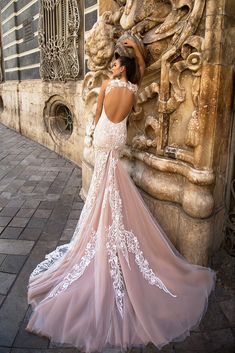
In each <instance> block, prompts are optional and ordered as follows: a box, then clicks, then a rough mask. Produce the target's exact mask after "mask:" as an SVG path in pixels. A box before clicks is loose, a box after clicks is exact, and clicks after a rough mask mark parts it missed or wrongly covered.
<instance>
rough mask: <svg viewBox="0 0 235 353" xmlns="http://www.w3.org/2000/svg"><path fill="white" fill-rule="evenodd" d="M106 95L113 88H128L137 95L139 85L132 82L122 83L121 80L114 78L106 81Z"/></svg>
mask: <svg viewBox="0 0 235 353" xmlns="http://www.w3.org/2000/svg"><path fill="white" fill-rule="evenodd" d="M106 81H107V82H106V88H107V89H106V93H108V91H109V90H110V89H111V88H115V87H127V88H128V89H129V90H131V91H132V92H134V93H136V92H137V91H138V85H137V84H135V83H132V82H130V81H127V82H126V81H122V80H120V79H119V78H112V79H109V80H106Z"/></svg>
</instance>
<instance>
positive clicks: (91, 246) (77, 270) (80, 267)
mask: <svg viewBox="0 0 235 353" xmlns="http://www.w3.org/2000/svg"><path fill="white" fill-rule="evenodd" d="M97 237H98V233H97V232H96V231H94V230H93V231H92V233H91V239H90V241H89V242H88V244H87V246H86V248H85V252H84V255H83V256H82V258H81V261H80V262H79V264H76V265H74V266H73V267H72V270H71V271H70V272H69V273H68V274H67V275H66V276H65V277H64V278H63V280H62V281H61V282H60V283H59V284H58V285H57V286H56V287H54V288H53V290H52V291H51V292H50V293H49V295H48V296H47V297H46V298H45V299H44V300H47V299H48V298H52V297H56V296H57V295H59V294H60V293H62V292H64V291H65V290H66V289H67V288H68V287H69V286H70V285H71V284H72V283H73V282H74V281H76V280H77V279H78V278H80V277H81V276H82V275H83V273H84V271H85V269H86V268H87V266H88V265H89V264H90V262H91V260H92V259H93V258H94V256H95V253H96V244H97Z"/></svg>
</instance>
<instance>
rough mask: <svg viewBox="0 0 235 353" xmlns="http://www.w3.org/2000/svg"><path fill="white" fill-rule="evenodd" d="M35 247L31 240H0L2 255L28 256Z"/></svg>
mask: <svg viewBox="0 0 235 353" xmlns="http://www.w3.org/2000/svg"><path fill="white" fill-rule="evenodd" d="M33 245H34V241H31V240H15V239H0V253H1V254H7V255H27V254H28V253H29V252H30V251H31V249H32V247H33Z"/></svg>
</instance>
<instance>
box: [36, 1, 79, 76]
mask: <svg viewBox="0 0 235 353" xmlns="http://www.w3.org/2000/svg"><path fill="white" fill-rule="evenodd" d="M79 27H80V14H79V8H78V2H77V0H41V1H40V14H39V30H38V39H39V46H40V49H41V65H40V75H41V78H42V79H43V80H58V81H67V80H75V79H76V78H77V77H78V75H79V70H80V69H79V58H78V37H79Z"/></svg>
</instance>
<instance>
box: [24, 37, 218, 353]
mask: <svg viewBox="0 0 235 353" xmlns="http://www.w3.org/2000/svg"><path fill="white" fill-rule="evenodd" d="M123 44H124V45H125V46H128V47H132V48H133V50H134V54H135V57H134V58H132V59H131V58H128V57H124V56H116V59H115V60H114V62H113V66H112V73H113V77H112V79H110V80H106V81H105V82H104V83H103V84H102V87H101V89H100V93H99V97H98V103H97V110H96V117H95V131H94V141H93V142H94V148H95V166H94V172H93V176H92V180H91V184H90V188H89V192H88V195H87V199H86V202H85V204H84V207H83V210H82V212H81V216H80V218H79V220H78V223H77V226H76V229H75V232H74V234H73V237H72V239H71V241H70V242H69V243H68V244H65V245H62V246H58V247H57V248H56V249H55V250H54V251H53V252H51V253H49V254H48V255H47V256H46V258H45V259H44V261H42V262H41V263H39V264H38V265H37V267H36V268H35V269H34V271H33V272H32V273H31V275H30V278H29V285H28V302H29V304H31V305H32V308H33V313H32V315H31V317H30V319H29V322H28V325H27V327H26V330H27V331H29V332H33V333H36V334H38V335H43V336H47V337H49V338H50V339H51V340H52V341H53V342H59V343H65V344H69V345H72V346H75V347H77V348H79V349H80V350H81V351H85V352H94V351H102V350H103V349H104V348H107V347H119V348H121V349H127V348H131V347H142V346H144V345H147V344H148V343H149V342H152V343H153V344H154V345H155V346H156V347H158V348H159V349H161V348H162V347H163V346H165V345H166V344H168V343H169V342H172V341H181V340H183V339H185V338H186V337H187V336H188V335H189V334H190V331H191V330H192V329H195V328H196V327H197V326H198V325H199V323H200V321H201V319H202V317H203V315H204V314H205V312H206V310H207V305H208V297H209V295H210V293H211V291H212V290H213V289H214V287H215V280H216V273H215V272H214V271H213V270H212V269H211V268H209V267H208V268H207V267H203V266H199V265H194V264H190V263H189V262H188V261H187V260H186V259H185V258H184V257H183V256H182V255H181V254H180V253H179V252H178V251H177V250H176V249H175V247H174V246H173V244H172V243H171V242H170V240H169V239H168V238H167V236H166V234H165V233H164V232H163V230H162V229H161V228H160V226H159V224H158V223H157V222H156V220H155V219H154V217H153V216H152V215H151V213H150V211H149V210H148V208H147V207H146V205H145V203H144V201H143V199H142V198H141V195H140V194H139V192H138V190H137V188H136V186H135V184H134V183H133V181H132V179H131V178H130V177H129V175H128V173H127V172H126V170H125V169H124V167H123V166H122V164H121V161H120V152H121V151H122V149H123V147H124V146H125V143H126V137H127V131H126V130H127V129H126V121H127V118H128V115H129V113H130V111H131V109H132V106H133V102H134V99H135V96H136V94H137V90H138V85H139V83H140V81H141V79H142V77H143V74H144V69H145V63H144V59H143V57H142V55H141V53H140V51H139V49H138V46H137V45H136V44H135V42H134V41H132V40H130V39H126V40H125V41H124V43H123ZM136 64H137V65H136ZM136 69H138V70H136ZM137 71H138V74H139V75H137ZM137 77H138V78H137Z"/></svg>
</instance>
